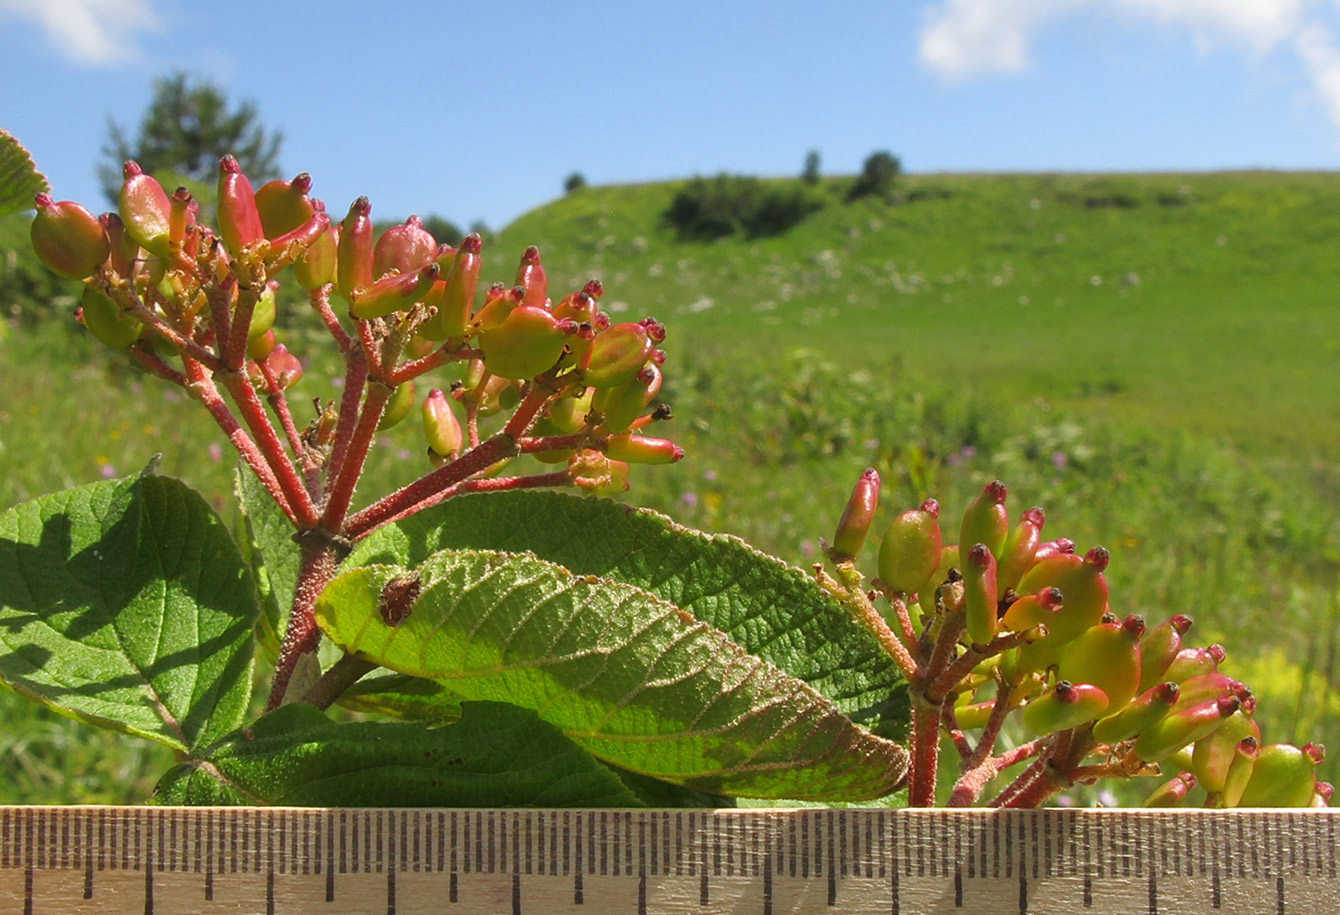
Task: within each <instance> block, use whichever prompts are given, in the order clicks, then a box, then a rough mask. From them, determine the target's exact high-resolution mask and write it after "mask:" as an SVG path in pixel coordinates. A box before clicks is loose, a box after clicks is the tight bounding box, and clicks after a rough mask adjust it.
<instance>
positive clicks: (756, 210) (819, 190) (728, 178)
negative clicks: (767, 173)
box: [663, 150, 902, 241]
mask: <svg viewBox="0 0 1340 915" xmlns="http://www.w3.org/2000/svg"><path fill="white" fill-rule="evenodd" d="M901 174H902V164H901V163H900V162H899V161H898V157H897V156H895V155H893V154H892V153H890V152H887V151H884V150H880V151H878V152H875V153H872V154H871V155H870V156H869V157H868V158H867V159H866V160H865V163H864V165H863V166H862V168H861V174H860V175H858V176H857V177H856V178H855V180H848V181H846V182H845V191H842V190H840V188H841V187H843V186H844V183H842V182H837V183H834V184H833V186H832V187H831V188H828V189H825V188H824V187H823V183H822V179H823V175H822V173H821V171H820V159H819V152H818V150H810V152H808V153H807V154H806V156H805V164H804V167H803V169H802V171H801V173H800V178H801V181H800V183H799V184H797V183H796V182H795V181H787V180H784V179H772V180H769V179H763V178H755V177H751V176H747V175H730V174H726V173H722V174H719V175H717V176H715V177H713V178H703V177H695V178H693V179H691V180H690V181H689V182H688V183H687V184H685V185H684V186H683V187H682V188H680V190H679V191H678V192H677V193H676V194H675V196H674V198H673V199H672V200H671V201H670V206H669V207H667V208H666V210H665V212H664V214H663V217H664V219H665V221H666V223H667V224H669V225H670V226H671V227H673V228H674V229H675V230H676V232H677V233H678V234H679V236H680V238H684V239H695V240H699V241H711V240H713V239H717V238H725V237H727V236H730V235H737V234H743V235H745V236H748V237H750V238H757V237H762V236H769V235H780V234H781V233H783V232H785V231H786V230H788V229H790V228H791V227H792V226H794V225H796V224H797V223H798V222H800V221H801V220H803V219H804V218H805V217H806V216H809V215H810V214H811V213H813V212H815V211H816V210H820V209H822V208H823V207H824V206H825V205H826V204H827V203H828V201H829V200H830V199H831V198H832V197H833V196H834V191H837V192H838V194H839V195H840V196H842V197H843V198H844V199H846V200H847V201H849V202H850V201H854V200H859V199H861V198H863V197H871V198H878V199H883V200H886V201H890V202H892V201H893V200H894V189H895V186H896V184H897V181H898V178H899V176H900V175H901Z"/></svg>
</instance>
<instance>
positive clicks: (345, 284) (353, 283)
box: [335, 197, 374, 302]
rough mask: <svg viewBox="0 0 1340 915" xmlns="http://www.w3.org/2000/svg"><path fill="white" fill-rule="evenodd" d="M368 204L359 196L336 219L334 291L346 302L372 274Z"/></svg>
mask: <svg viewBox="0 0 1340 915" xmlns="http://www.w3.org/2000/svg"><path fill="white" fill-rule="evenodd" d="M371 212H372V204H370V203H368V198H366V197H359V198H358V199H357V200H355V201H354V202H353V203H351V204H350V205H349V213H348V215H346V216H345V217H344V222H342V223H340V239H339V246H338V249H337V251H336V257H335V292H336V293H338V294H339V295H340V296H341V297H342V298H344V300H345V301H346V302H348V301H351V300H352V299H351V297H352V296H353V294H354V293H355V292H356V291H358V290H359V289H362V288H364V287H365V286H371V285H372V281H373V279H374V277H373V275H372V246H373V245H372V235H373V229H372V219H371V218H370V216H369V214H370V213H371Z"/></svg>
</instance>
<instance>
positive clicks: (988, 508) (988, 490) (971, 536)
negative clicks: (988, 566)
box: [958, 480, 1010, 557]
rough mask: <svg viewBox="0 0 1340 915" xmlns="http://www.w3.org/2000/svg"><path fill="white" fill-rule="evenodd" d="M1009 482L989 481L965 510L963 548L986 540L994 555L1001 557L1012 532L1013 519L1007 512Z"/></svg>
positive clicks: (961, 531)
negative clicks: (1011, 521) (1006, 501)
mask: <svg viewBox="0 0 1340 915" xmlns="http://www.w3.org/2000/svg"><path fill="white" fill-rule="evenodd" d="M1005 494H1006V489H1005V484H1004V483H1002V482H1000V480H993V481H991V482H990V483H987V484H986V486H985V487H983V488H982V491H981V492H980V493H978V494H977V498H975V499H973V500H972V502H971V503H970V504H969V505H968V508H967V510H966V511H965V512H964V513H963V524H962V526H961V527H960V528H959V538H958V545H959V549H961V550H966V549H968V548H969V547H970V546H972V545H973V544H974V543H985V544H986V548H987V549H988V550H990V551H991V555H993V556H996V557H999V556H1000V555H1001V550H1002V548H1004V546H1005V538H1006V537H1007V536H1009V533H1010V518H1009V515H1008V514H1006V512H1005Z"/></svg>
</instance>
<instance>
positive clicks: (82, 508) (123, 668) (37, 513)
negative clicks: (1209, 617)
mask: <svg viewBox="0 0 1340 915" xmlns="http://www.w3.org/2000/svg"><path fill="white" fill-rule="evenodd" d="M255 618H256V589H255V586H254V584H253V583H252V580H251V575H250V574H249V573H248V571H247V568H246V565H245V564H244V563H243V561H242V557H241V555H240V553H239V552H238V549H237V546H236V544H235V543H234V542H233V540H232V538H231V537H230V536H229V535H228V531H227V530H226V529H225V527H224V525H223V523H222V522H221V521H220V520H219V518H218V516H217V515H215V514H214V512H213V511H212V510H211V509H210V508H209V506H208V505H207V504H206V503H205V501H204V500H203V499H202V498H201V497H200V496H199V495H197V494H196V493H195V492H194V491H193V490H191V489H190V488H188V487H187V486H186V485H185V484H184V483H181V482H180V481H178V480H172V479H168V478H165V477H155V476H144V477H135V478H129V479H123V480H111V481H107V482H103V483H96V484H93V485H91V486H85V487H81V488H79V489H72V490H67V491H65V492H61V493H55V494H53V495H49V496H44V497H42V498H40V499H36V500H34V501H32V502H27V503H24V504H22V505H18V506H16V507H14V508H13V509H10V510H9V511H7V512H5V513H4V514H2V515H0V680H2V681H3V682H4V683H5V684H6V685H8V686H10V687H12V688H13V689H15V690H17V691H19V692H20V693H23V694H25V695H27V696H29V697H30V698H33V699H36V700H37V701H39V702H42V703H45V704H46V705H48V706H50V707H52V708H54V709H56V710H57V711H59V712H62V713H64V714H68V715H71V716H73V717H76V718H80V719H83V720H85V721H89V722H92V723H94V724H98V725H101V726H103V727H110V728H116V729H119V730H122V731H126V732H128V733H131V734H137V735H139V736H142V737H148V738H151V739H153V740H157V741H160V742H162V743H165V744H167V745H168V746H170V747H173V748H175V749H178V750H190V749H195V748H199V747H202V746H205V745H207V744H209V743H210V742H212V741H214V740H217V739H218V738H220V737H222V736H224V735H225V734H227V733H228V732H230V731H232V730H233V729H234V728H236V727H237V726H238V724H240V723H241V721H242V716H243V714H244V713H245V711H246V707H247V702H248V700H249V698H250V695H251V660H252V657H251V652H252V634H251V628H252V625H253V623H254V621H255Z"/></svg>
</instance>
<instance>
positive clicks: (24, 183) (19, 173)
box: [0, 130, 51, 216]
mask: <svg viewBox="0 0 1340 915" xmlns="http://www.w3.org/2000/svg"><path fill="white" fill-rule="evenodd" d="M48 190H51V185H50V184H48V183H47V179H46V176H44V175H43V174H42V173H41V172H39V171H38V170H37V166H36V165H34V164H33V160H32V157H31V156H29V155H28V150H26V149H24V148H23V144H21V143H20V142H19V141H18V140H16V139H15V138H14V136H13V135H12V134H10V133H9V132H8V131H6V130H0V216H4V215H6V214H9V213H18V212H20V211H21V210H31V209H32V208H33V197H35V196H37V194H38V193H39V192H41V191H48Z"/></svg>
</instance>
